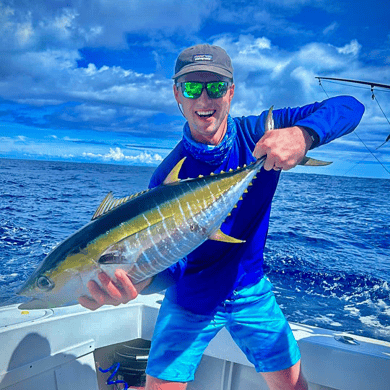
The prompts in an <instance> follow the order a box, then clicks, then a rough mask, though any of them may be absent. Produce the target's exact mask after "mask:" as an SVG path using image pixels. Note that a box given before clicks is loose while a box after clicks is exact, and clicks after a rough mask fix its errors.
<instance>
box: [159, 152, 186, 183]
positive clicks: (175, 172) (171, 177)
mask: <svg viewBox="0 0 390 390" xmlns="http://www.w3.org/2000/svg"><path fill="white" fill-rule="evenodd" d="M185 159H186V157H184V158H182V159H181V160H180V161H179V162H178V163H177V164H176V165H175V166H174V167H173V169H172V170H171V172H169V173H168V176H167V177H166V178H165V180H164V182H163V184H164V185H165V184H170V183H176V182H177V181H180V179H179V172H180V169H181V167H182V166H183V163H184V160H185Z"/></svg>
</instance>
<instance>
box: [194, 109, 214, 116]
mask: <svg viewBox="0 0 390 390" xmlns="http://www.w3.org/2000/svg"><path fill="white" fill-rule="evenodd" d="M196 113H197V114H198V115H199V116H206V115H212V114H214V110H211V111H196Z"/></svg>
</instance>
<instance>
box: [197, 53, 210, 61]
mask: <svg viewBox="0 0 390 390" xmlns="http://www.w3.org/2000/svg"><path fill="white" fill-rule="evenodd" d="M192 59H193V61H212V60H213V56H212V55H211V54H196V55H194V56H193V57H192Z"/></svg>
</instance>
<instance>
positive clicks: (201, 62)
mask: <svg viewBox="0 0 390 390" xmlns="http://www.w3.org/2000/svg"><path fill="white" fill-rule="evenodd" d="M199 71H203V72H212V73H217V74H219V75H221V76H225V77H228V78H230V79H232V78H233V66H232V61H231V59H230V57H229V56H228V54H227V53H226V51H225V50H223V49H222V48H221V47H219V46H214V45H208V44H201V45H195V46H191V47H189V48H188V49H185V50H183V51H182V52H181V53H180V54H179V57H177V60H176V65H175V74H174V76H173V77H172V78H173V79H177V78H178V77H180V76H183V75H184V74H187V73H192V72H199Z"/></svg>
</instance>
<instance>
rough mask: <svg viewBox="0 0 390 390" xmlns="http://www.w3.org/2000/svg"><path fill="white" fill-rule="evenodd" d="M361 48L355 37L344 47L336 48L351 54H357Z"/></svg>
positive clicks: (342, 52) (340, 51)
mask: <svg viewBox="0 0 390 390" xmlns="http://www.w3.org/2000/svg"><path fill="white" fill-rule="evenodd" d="M361 48H362V45H361V44H360V43H359V42H358V41H357V40H356V39H354V40H352V41H351V42H350V43H349V44H347V45H345V46H344V47H339V48H337V51H338V52H339V53H341V54H352V55H354V56H356V55H358V54H359V52H360V49H361Z"/></svg>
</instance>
